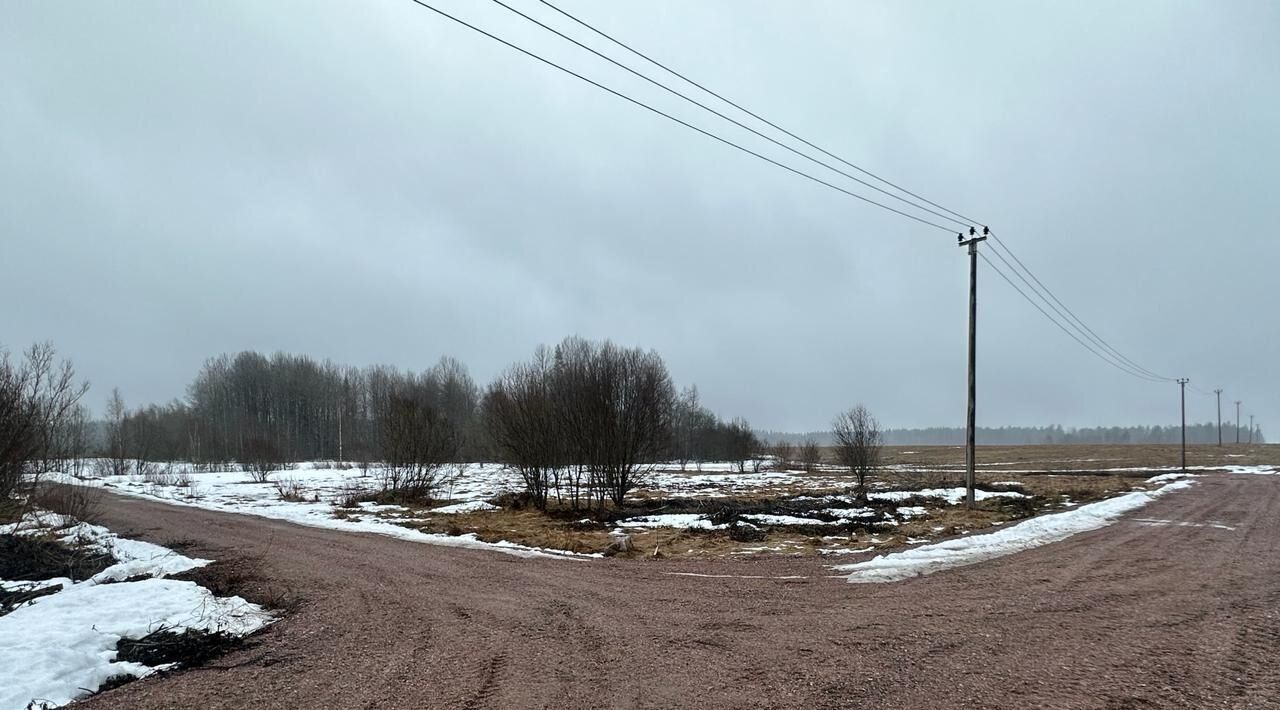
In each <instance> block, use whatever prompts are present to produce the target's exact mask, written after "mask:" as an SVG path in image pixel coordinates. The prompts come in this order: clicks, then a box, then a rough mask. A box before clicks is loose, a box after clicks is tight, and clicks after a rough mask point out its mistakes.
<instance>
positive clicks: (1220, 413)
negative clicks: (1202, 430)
mask: <svg viewBox="0 0 1280 710" xmlns="http://www.w3.org/2000/svg"><path fill="white" fill-rule="evenodd" d="M1213 393H1214V394H1216V395H1218V446H1222V390H1220V389H1218V390H1214V391H1213Z"/></svg>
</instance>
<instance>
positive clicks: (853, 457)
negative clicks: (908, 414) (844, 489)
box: [831, 404, 881, 501]
mask: <svg viewBox="0 0 1280 710" xmlns="http://www.w3.org/2000/svg"><path fill="white" fill-rule="evenodd" d="M831 428H832V430H833V433H834V434H835V439H836V456H837V457H838V458H839V460H840V463H841V464H843V465H844V466H846V467H847V468H848V469H849V473H851V474H853V476H854V478H855V479H856V480H857V487H856V488H855V494H856V496H857V497H858V499H859V500H861V501H866V499H867V477H868V476H869V475H871V474H872V473H874V472H875V471H876V470H877V469H879V468H880V442H881V433H880V422H878V421H876V418H875V417H874V416H872V415H871V412H870V411H868V410H867V408H866V407H864V406H862V405H861V404H859V405H858V406H856V407H854V408H853V409H850V410H849V411H847V412H842V413H841V414H839V415H838V416H837V417H836V418H835V421H834V422H832V423H831Z"/></svg>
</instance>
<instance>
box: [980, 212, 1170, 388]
mask: <svg viewBox="0 0 1280 710" xmlns="http://www.w3.org/2000/svg"><path fill="white" fill-rule="evenodd" d="M992 237H995V235H994V234H992ZM996 240H997V241H998V237H997V238H996ZM1001 246H1002V247H1004V250H1005V252H1007V253H1008V254H1009V256H1010V257H1012V258H1013V260H1014V261H1016V262H1017V263H1019V264H1021V263H1022V262H1021V261H1019V260H1018V257H1016V256H1014V254H1013V252H1012V251H1010V250H1009V248H1008V247H1005V246H1004V245H1003V243H1002V244H1001ZM991 253H992V254H995V255H996V258H998V259H1000V261H1002V262H1004V265H1005V266H1007V267H1008V268H1009V270H1010V271H1011V272H1013V275H1014V276H1017V277H1018V279H1020V280H1021V281H1022V283H1024V284H1026V286H1027V288H1028V289H1030V290H1031V292H1032V293H1034V294H1035V295H1036V296H1038V297H1039V298H1040V300H1042V301H1044V303H1045V304H1046V305H1048V306H1049V308H1051V309H1052V310H1053V311H1054V312H1055V313H1057V314H1058V315H1059V316H1060V317H1061V318H1062V320H1063V321H1065V322H1066V324H1067V325H1068V326H1071V327H1072V328H1074V329H1075V330H1076V331H1077V332H1079V333H1080V334H1081V335H1083V336H1084V337H1085V338H1086V339H1088V340H1091V341H1092V342H1093V343H1094V344H1095V345H1097V346H1098V347H1099V348H1101V349H1102V350H1103V351H1104V352H1106V353H1107V354H1108V356H1109V357H1110V358H1112V359H1115V360H1117V361H1118V362H1121V363H1124V364H1125V365H1126V367H1127V368H1128V369H1131V370H1136V371H1138V372H1141V373H1142V374H1144V375H1146V376H1148V377H1149V378H1155V379H1158V380H1163V381H1169V382H1172V381H1173V380H1171V379H1170V378H1167V377H1162V376H1160V375H1157V374H1155V373H1154V372H1151V371H1150V370H1148V369H1146V368H1145V367H1142V366H1141V365H1139V364H1137V363H1136V362H1133V361H1132V360H1130V359H1129V358H1127V357H1125V356H1124V355H1123V354H1121V353H1120V352H1119V351H1117V350H1116V349H1115V348H1113V347H1111V346H1110V345H1109V344H1108V343H1107V342H1106V341H1105V340H1103V339H1102V338H1101V337H1099V336H1098V335H1097V334H1096V333H1094V332H1093V330H1092V329H1091V328H1089V326H1087V325H1085V324H1084V323H1083V322H1082V321H1080V319H1079V318H1076V323H1079V325H1077V324H1076V323H1072V321H1071V318H1074V317H1075V315H1074V314H1072V315H1071V316H1070V317H1068V315H1067V314H1068V313H1071V309H1069V308H1067V307H1066V306H1065V305H1063V304H1062V302H1061V301H1059V300H1058V299H1057V298H1056V297H1053V294H1052V292H1049V289H1048V288H1046V287H1045V286H1044V284H1043V283H1041V282H1040V279H1038V278H1036V275H1035V274H1033V273H1031V270H1030V269H1027V268H1026V267H1025V266H1024V267H1023V270H1024V271H1026V273H1027V276H1030V277H1031V280H1032V281H1034V282H1035V283H1032V282H1031V281H1028V280H1027V277H1026V276H1023V275H1022V271H1019V270H1018V268H1017V267H1016V266H1014V265H1013V264H1012V263H1010V262H1009V260H1008V259H1006V258H1005V257H1004V254H1001V253H1000V250H999V249H992V250H991ZM1037 285H1038V288H1037ZM1040 289H1043V290H1044V292H1043V293H1042V292H1041V290H1040ZM1045 293H1049V297H1046V296H1045ZM1024 296H1025V294H1024ZM1050 297H1052V300H1050ZM1055 303H1056V305H1055ZM1064 310H1065V311H1066V313H1064V312H1063V311H1064ZM1041 312H1042V313H1044V311H1043V310H1041ZM1047 315H1048V314H1047V313H1046V316H1047Z"/></svg>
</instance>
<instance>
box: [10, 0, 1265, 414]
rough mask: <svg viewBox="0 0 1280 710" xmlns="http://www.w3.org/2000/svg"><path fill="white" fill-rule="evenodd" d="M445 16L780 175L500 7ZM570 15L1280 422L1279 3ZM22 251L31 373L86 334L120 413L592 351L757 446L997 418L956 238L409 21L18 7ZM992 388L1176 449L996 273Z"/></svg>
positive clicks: (76, 349) (677, 7)
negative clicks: (284, 375) (604, 344)
mask: <svg viewBox="0 0 1280 710" xmlns="http://www.w3.org/2000/svg"><path fill="white" fill-rule="evenodd" d="M428 1H429V2H433V3H435V2H438V3H439V6H440V7H442V8H445V9H447V10H449V11H451V12H455V13H457V14H458V15H461V16H464V17H466V18H467V19H469V20H472V21H474V22H476V23H477V24H480V25H483V26H484V27H486V28H488V29H490V30H491V31H493V32H495V33H497V34H500V35H502V36H504V37H507V38H509V39H511V40H512V41H514V42H517V43H519V44H522V45H525V46H527V47H529V48H531V49H534V50H535V51H537V52H539V53H544V54H546V55H547V56H549V57H552V58H554V59H556V60H557V61H562V62H564V63H566V64H569V65H571V66H572V67H574V68H575V69H578V70H580V71H582V72H583V73H586V74H589V75H590V76H592V77H595V78H598V79H599V80H601V81H604V82H606V83H609V84H610V85H615V86H616V87H617V88H619V89H621V90H624V91H626V92H628V93H634V94H635V95H636V96H637V97H641V98H643V99H644V100H646V101H651V102H653V103H654V104H655V105H657V106H660V107H663V108H664V109H669V110H672V111H678V112H679V114H680V115H681V116H682V117H686V118H688V119H689V120H691V121H694V122H696V123H698V124H699V125H701V126H705V127H707V128H710V129H714V130H715V131H716V132H719V133H722V134H723V135H725V136H729V137H733V138H734V139H735V140H736V139H741V140H743V141H744V142H750V144H751V145H752V146H753V147H756V148H757V149H758V150H760V151H761V152H764V153H767V154H768V155H770V156H777V157H779V158H780V159H781V158H782V157H783V156H786V155H787V154H786V153H784V152H782V151H780V150H776V149H772V148H771V147H770V146H768V144H765V143H763V142H762V141H759V140H754V139H752V137H751V136H750V135H749V134H744V132H742V131H740V130H738V129H736V128H734V127H733V126H731V125H728V124H724V123H723V122H720V121H719V119H715V118H714V117H711V116H709V115H707V114H704V113H702V112H700V110H698V109H696V108H693V107H690V106H688V105H682V104H681V103H680V102H679V101H678V100H676V99H673V98H671V97H669V96H663V95H661V94H660V93H659V92H658V90H656V89H654V88H653V87H647V86H645V85H643V84H641V83H640V82H639V81H637V80H634V79H633V78H631V77H627V76H625V75H622V74H621V73H620V72H619V71H616V70H613V69H612V68H611V67H609V66H607V65H605V64H604V63H603V62H602V61H600V60H598V59H596V58H594V57H591V56H590V55H587V54H586V53H584V52H582V51H580V50H576V49H575V48H573V47H571V46H569V45H567V44H565V43H563V42H562V41H561V40H559V39H558V38H556V37H554V36H552V35H550V34H547V33H545V32H544V31H543V30H540V29H537V28H536V27H534V26H532V25H529V24H527V23H525V22H524V21H523V20H521V19H520V18H518V17H517V16H515V15H512V14H510V13H508V12H506V11H505V10H503V9H502V8H501V7H498V6H497V5H494V4H492V3H490V2H482V1H481V0H469V1H467V2H460V1H459V0H428ZM508 2H511V3H513V4H515V5H516V6H518V7H520V8H522V9H526V10H527V11H528V12H530V13H536V14H537V15H538V16H539V17H544V18H546V19H547V20H548V21H549V22H551V21H554V22H556V23H557V24H558V25H560V26H563V27H565V28H566V29H573V28H572V26H571V25H568V24H566V23H565V22H564V21H563V20H562V19H559V20H558V19H557V17H556V16H555V15H554V14H553V13H551V12H550V11H549V10H547V9H546V8H545V7H543V6H541V5H540V4H539V3H537V2H534V1H533V0H508ZM560 2H561V3H562V6H563V7H564V8H565V9H568V10H570V11H573V12H575V13H576V14H579V16H581V17H583V18H584V19H587V20H588V21H591V22H593V23H594V24H596V25H597V26H599V27H600V28H602V29H605V30H607V31H609V32H611V33H613V34H615V36H617V37H619V38H620V39H623V40H625V41H627V42H629V43H631V44H632V45H633V46H636V47H637V48H640V49H642V50H644V51H646V52H647V53H649V54H650V55H651V56H654V57H655V58H658V59H660V60H662V61H664V62H666V63H668V64H669V65H671V66H673V67H674V68H677V69H680V70H682V71H683V72H685V73H686V74H688V75H689V76H691V77H693V78H695V79H698V80H700V81H702V82H703V83H705V84H707V85H708V86H710V87H712V88H715V89H717V90H718V91H720V92H721V93H723V94H725V95H726V96H729V97H731V98H734V99H736V100H738V101H739V102H741V103H743V104H745V105H747V106H748V107H750V108H753V109H754V110H756V111H757V112H759V113H761V114H763V115H765V116H766V117H768V118H770V119H771V120H773V121H775V122H776V123H779V124H781V125H783V126H785V127H787V128H789V129H791V130H793V131H795V132H797V133H799V134H801V135H803V136H804V137H806V138H808V139H810V140H812V141H814V142H816V143H818V144H820V145H822V146H824V147H827V148H829V149H830V150H832V151H833V152H836V153H838V154H840V155H841V156H843V157H846V158H848V159H850V160H852V161H853V162H856V163H858V164H859V165H862V166H864V167H866V168H868V169H870V170H872V171H874V172H877V173H879V174H881V175H884V176H886V177H888V178H890V179H892V180H894V181H895V182H898V183H899V184H902V185H904V186H906V187H909V188H910V189H912V190H913V191H915V192H918V193H920V194H923V195H924V196H926V197H928V198H930V199H932V200H934V201H936V202H940V203H942V204H944V205H946V206H948V207H952V208H954V209H956V210H958V211H960V212H963V213H965V214H969V215H973V216H975V217H977V218H979V219H982V220H986V222H987V223H989V224H990V225H991V226H992V228H993V229H995V230H996V231H997V232H998V233H999V234H1000V235H1001V236H1002V237H1003V239H1004V241H1005V243H1006V244H1008V245H1009V246H1010V247H1012V249H1013V250H1014V251H1015V253H1017V254H1018V255H1019V256H1020V257H1021V258H1022V260H1023V261H1024V262H1025V263H1026V264H1027V265H1028V266H1030V267H1031V268H1032V269H1033V270H1034V272H1035V273H1036V274H1037V275H1038V276H1039V277H1040V279H1041V280H1042V281H1043V282H1044V283H1045V284H1046V285H1048V286H1049V287H1050V288H1052V289H1053V290H1054V292H1055V293H1056V294H1057V295H1058V296H1059V297H1060V298H1061V299H1062V300H1063V301H1064V302H1065V303H1066V304H1067V305H1068V306H1070V307H1071V309H1072V310H1073V311H1074V312H1075V313H1076V314H1078V315H1079V316H1081V317H1082V318H1083V319H1084V320H1085V322H1087V323H1088V324H1089V325H1090V326H1091V327H1092V328H1093V329H1094V330H1095V331H1096V332H1097V333H1099V334H1100V335H1102V336H1103V337H1104V338H1106V339H1107V340H1108V341H1110V342H1111V343H1112V344H1113V345H1115V346H1116V347H1117V348H1119V349H1120V350H1121V351H1123V352H1124V353H1126V354H1127V355H1128V356H1129V357H1131V358H1133V359H1134V360H1136V361H1138V362H1139V363H1141V364H1142V365H1143V366H1144V367H1146V368H1149V369H1151V370H1153V371H1155V372H1157V373H1160V374H1162V375H1168V376H1171V377H1176V376H1186V377H1190V378H1192V383H1193V385H1196V386H1198V387H1199V388H1201V389H1203V390H1211V389H1213V388H1215V387H1222V388H1224V389H1225V390H1226V393H1225V395H1224V402H1231V401H1234V400H1235V399H1242V400H1244V401H1245V405H1244V414H1245V416H1246V417H1247V416H1248V414H1250V413H1255V414H1257V415H1258V418H1259V422H1260V423H1261V424H1262V425H1263V426H1264V428H1265V427H1267V426H1268V425H1269V424H1272V423H1276V422H1277V421H1278V420H1280V401H1278V400H1277V398H1278V397H1280V388H1277V386H1276V381H1277V380H1276V375H1277V373H1278V372H1280V328H1277V327H1276V293H1277V284H1278V283H1280V282H1278V281H1277V278H1276V276H1277V269H1278V267H1280V232H1278V231H1277V228H1276V225H1277V224H1280V197H1278V196H1277V193H1278V191H1280V179H1278V178H1277V166H1278V165H1280V129H1278V127H1280V4H1277V3H1274V2H1270V1H1266V0H1257V1H1250V0H1237V1H1234V2H1217V1H1216V0H1210V1H1206V2H1176V1H1173V0H1155V1H1152V2H1125V3H1110V2H1101V1H1098V2H1087V3H1078V2H1055V3H1046V2H1037V3H1026V2H1021V1H1020V0H1018V1H1013V0H1011V1H1009V2H966V3H952V2H943V1H942V0H937V1H935V2H887V1H886V2H875V3H871V2H782V1H781V0H777V1H774V2H740V1H738V0H733V1H728V0H726V1H724V2H710V1H700V2H677V1H675V0H665V1H659V2H609V3H604V2H587V1H586V0H560ZM576 31H577V32H581V30H580V29H577V30H576ZM584 37H585V35H584ZM593 43H594V44H600V45H601V47H602V48H604V46H605V45H603V44H601V43H600V42H599V41H598V40H593ZM792 157H793V156H792ZM788 160H791V158H788ZM791 162H794V163H795V164H796V165H797V166H802V165H804V164H803V163H801V162H798V160H791ZM805 169H806V170H809V169H813V170H815V171H821V170H822V169H821V168H819V167H817V166H813V165H812V164H808V165H807V166H805ZM824 177H828V178H831V179H833V180H839V179H840V178H839V177H838V176H834V175H832V174H830V173H826V174H825V175H824ZM842 184H850V185H851V186H852V187H855V188H856V187H858V186H857V185H855V184H852V183H847V181H846V182H845V183H842ZM861 191H862V192H866V190H861ZM0 227H2V229H3V235H4V236H3V261H2V263H3V264H4V265H5V269H4V277H3V278H2V279H0V298H2V299H3V302H4V304H5V305H4V307H3V308H0V344H2V345H4V346H6V347H8V348H10V349H12V350H18V349H21V348H23V347H25V346H27V345H29V344H30V343H31V342H34V341H37V340H51V341H53V343H54V344H55V345H56V346H57V348H58V349H59V351H60V352H61V353H62V354H64V355H66V356H68V357H70V358H71V359H72V360H73V361H74V362H75V364H76V366H77V368H78V370H79V371H80V372H81V373H82V374H83V375H84V376H86V377H87V378H88V379H90V380H91V381H92V383H93V386H94V389H93V391H92V392H91V394H90V403H91V404H93V405H94V406H95V407H96V408H98V409H100V408H101V404H102V400H104V399H105V398H106V396H107V393H108V392H109V391H110V389H111V387H113V386H119V387H120V389H121V391H122V393H123V394H124V396H125V398H126V400H127V401H128V402H129V403H130V404H134V405H136V404H143V403H147V402H151V401H164V400H168V399H171V398H174V397H181V396H183V395H184V393H185V388H186V385H187V383H188V382H189V381H190V380H191V379H192V377H193V376H194V374H195V372H196V371H197V369H198V368H199V367H200V365H201V364H202V362H203V361H204V360H205V358H207V357H209V356H212V355H215V354H218V353H222V352H236V351H240V350H245V349H253V350H259V351H265V352H270V351H276V350H283V351H289V352H296V353H306V354H310V355H312V356H315V357H317V358H331V359H333V360H335V361H339V362H344V363H350V364H357V365H365V364H373V363H390V364H395V365H399V366H401V367H406V368H413V369H419V368H424V367H427V366H429V365H431V364H432V363H433V362H434V361H436V360H437V359H438V358H439V357H440V356H441V355H444V354H448V355H452V356H455V357H457V358H459V359H461V360H462V361H464V362H465V363H467V365H468V366H469V367H470V369H471V372H472V374H473V375H474V376H475V377H476V379H477V380H479V381H481V382H482V383H483V382H487V381H488V380H489V379H490V378H491V377H492V376H493V375H494V374H496V373H497V372H498V371H500V370H501V369H502V368H503V367H505V366H506V365H508V364H509V363H511V362H513V361H515V360H518V359H522V358H526V357H528V356H529V355H530V353H531V352H532V350H533V349H534V347H535V346H537V345H538V344H540V343H554V342H557V341H559V340H560V339H561V338H563V337H564V336H566V335H570V334H578V335H582V336H586V337H589V338H598V339H603V338H610V339H612V340H614V341H616V342H618V343H621V344H626V345H640V346H643V347H646V348H653V349H656V350H657V351H659V352H660V353H661V354H662V355H663V357H664V358H665V359H666V361H667V363H668V365H669V367H670V369H671V372H672V375H673V376H674V378H675V379H676V381H677V383H678V384H681V385H684V384H695V383H696V384H697V385H698V387H699V388H700V390H701V392H702V396H703V400H704V402H705V403H706V404H707V405H708V406H710V407H711V408H712V409H713V410H715V411H717V412H719V413H720V414H722V415H724V416H734V415H743V416H746V417H748V418H749V419H750V420H751V422H752V423H753V424H755V425H756V426H757V427H760V428H773V429H785V430H806V429H817V428H822V427H825V426H826V425H827V423H828V422H829V421H830V419H831V417H832V415H834V414H835V413H836V412H837V411H838V410H840V409H842V408H845V407H848V406H850V405H852V404H854V403H857V402H862V403H865V404H866V405H867V406H868V407H870V408H871V409H872V410H873V411H874V412H875V413H876V414H878V415H879V417H880V419H881V420H882V421H883V422H884V423H885V424H886V425H890V426H928V425H955V426H961V425H963V423H964V411H965V399H964V398H965V380H964V377H965V334H966V312H967V300H966V299H967V275H968V272H967V258H966V257H965V255H964V252H963V251H962V250H961V249H959V248H957V247H956V245H955V243H954V242H955V237H954V235H952V234H948V233H945V232H942V231H940V230H936V229H933V228H930V227H926V226H923V225H920V224H917V223H914V222H911V221H909V220H905V219H902V218H900V217H897V216H896V215H892V214H888V213H885V212H883V211H881V210H878V209H876V208H874V207H870V206H868V205H866V204H864V203H861V202H859V201H857V200H854V199H851V198H849V197H847V196H844V195H841V194H839V193H837V192H834V191H832V190H829V189H827V188H824V187H821V186H819V185H815V184H813V183H810V182H808V181H806V180H803V179H801V178H798V177H796V176H794V175H792V174H789V173H786V172H784V171H782V170H780V169H778V168H775V167H773V166H770V165H768V164H766V163H763V162H761V161H759V160H757V159H755V158H752V157H750V156H746V155H743V154H741V153H738V152H736V151H733V150H732V149H730V148H727V147H725V146H723V145H720V144H717V143H715V142H714V141H712V140H710V139H708V138H706V137H704V136H701V135H698V134H695V133H693V132H691V131H688V130H687V129H684V128H681V127H680V126H677V125H675V124H672V123H670V122H668V121H666V120H665V119H662V118H660V117H657V116H654V115H652V114H649V113H647V112H645V111H643V110H640V109H637V108H636V107H635V106H633V105H630V104H628V103H626V102H624V101H622V100H620V99H618V98H616V97H613V96H610V95H608V94H605V93H603V92H601V91H599V90H597V89H595V88H592V87H591V86H589V85H586V84H584V83H582V82H580V81H578V80H577V79H574V78H572V77H569V76H566V75H564V74H561V73H559V72H556V71H555V70H553V69H550V68H548V67H546V66H543V65H540V64H538V63H537V62H535V61H533V60H531V59H529V58H528V57H525V56H522V55H520V54H518V53H516V52H514V51H512V50H510V49H508V48H506V47H503V46H501V45H498V44H496V43H494V42H492V41H491V40H488V39H485V38H484V37H482V36H480V35H477V34H475V33H473V32H471V31H470V30H467V29H465V28H463V27H460V26H458V25H455V24H453V23H450V22H449V21H447V20H445V19H443V18H441V17H439V16H437V15H435V14H433V13H431V12H429V11H426V10H424V9H422V8H420V7H418V6H416V5H414V4H413V3H411V2H409V0H371V1H370V2H361V3H352V2H336V1H335V2H316V1H315V0H309V1H307V2H301V1H299V2H291V1H290V2H286V1H282V0H273V1H272V2H258V1H257V0H246V1H243V2H198V3H174V2H168V1H167V0H166V1H163V2H138V1H130V2H118V3H117V2H112V3H101V2H99V3H91V2H61V3H45V2H25V1H23V0H14V1H12V2H6V3H5V4H4V5H3V8H0ZM997 263H998V262H997ZM979 363H980V364H979V370H978V386H979V401H978V407H979V409H978V412H979V415H978V416H979V424H982V425H992V426H995V425H1002V424H1047V423H1061V424H1064V425H1067V426H1072V425H1079V426H1083V425H1094V424H1136V423H1167V424H1171V423H1175V422H1176V421H1177V414H1178V412H1177V406H1178V392H1177V386H1176V385H1173V384H1152V383H1148V382H1145V381H1141V380H1138V379H1135V378H1133V377H1130V376H1128V375H1126V374H1124V373H1122V372H1119V371H1118V370H1116V369H1113V368H1112V367H1110V366H1108V365H1107V364H1105V363H1103V362H1101V361H1100V360H1098V359H1097V358H1095V357H1094V356H1093V355H1091V354H1089V353H1088V352H1087V351H1085V350H1084V349H1082V348H1081V347H1080V346H1079V345H1077V344H1076V343H1075V342H1073V341H1072V340H1070V339H1069V338H1068V337H1067V336H1066V335H1064V334H1063V333H1062V332H1061V331H1059V330H1058V329H1057V328H1055V327H1054V326H1053V325H1052V324H1051V323H1049V322H1048V321H1047V320H1046V319H1045V318H1044V317H1043V316H1041V315H1040V314H1039V313H1037V312H1036V311H1035V310H1034V309H1033V308H1032V307H1031V306H1030V305H1028V304H1027V303H1026V302H1025V301H1023V300H1022V299H1021V298H1020V297H1019V296H1018V295H1017V294H1016V293H1015V292H1014V291H1013V290H1012V289H1010V288H1009V287H1008V285H1006V284H1005V283H1004V282H1003V281H1001V280H1000V279H999V277H998V276H997V275H996V274H994V273H993V272H992V271H990V270H989V269H987V268H986V267H985V265H982V269H981V271H980V302H979ZM1188 405H1189V418H1190V419H1193V420H1199V421H1205V420H1209V419H1212V418H1213V416H1214V413H1213V397H1211V396H1209V397H1206V396H1203V395H1200V394H1198V393H1195V392H1194V391H1190V390H1189V391H1188ZM1224 413H1225V414H1233V413H1234V407H1233V406H1226V407H1224ZM1278 426H1280V425H1278ZM1272 428H1275V427H1272Z"/></svg>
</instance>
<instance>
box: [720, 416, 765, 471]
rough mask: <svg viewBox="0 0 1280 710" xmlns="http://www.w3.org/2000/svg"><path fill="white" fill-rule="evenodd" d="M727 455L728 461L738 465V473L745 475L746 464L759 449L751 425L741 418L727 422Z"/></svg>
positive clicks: (758, 442)
mask: <svg viewBox="0 0 1280 710" xmlns="http://www.w3.org/2000/svg"><path fill="white" fill-rule="evenodd" d="M726 439H727V442H726V443H727V452H726V453H727V454H728V457H729V460H730V461H734V462H736V463H737V465H738V473H746V471H747V462H748V461H750V460H751V457H752V456H753V455H755V453H756V449H758V448H759V447H760V441H759V439H757V438H756V433H755V431H754V430H753V429H752V428H751V424H750V423H749V422H748V421H747V420H746V419H743V418H742V417H737V418H735V419H734V420H733V421H731V422H729V426H728V429H727V430H726Z"/></svg>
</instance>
